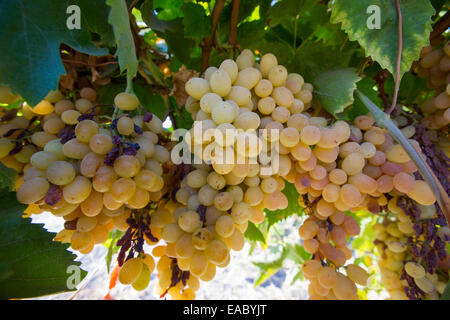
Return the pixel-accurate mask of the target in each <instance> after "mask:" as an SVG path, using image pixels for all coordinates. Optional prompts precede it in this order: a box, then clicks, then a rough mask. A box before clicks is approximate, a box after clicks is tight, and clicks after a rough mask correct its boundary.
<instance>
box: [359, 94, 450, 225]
mask: <svg viewBox="0 0 450 320" xmlns="http://www.w3.org/2000/svg"><path fill="white" fill-rule="evenodd" d="M356 95H357V96H358V98H360V99H361V101H362V103H364V105H365V106H366V107H367V109H369V111H370V112H372V114H373V116H374V118H375V121H376V122H377V123H378V124H379V125H380V126H382V127H384V128H386V129H387V130H388V132H389V133H390V134H391V135H392V137H394V139H395V140H397V142H398V143H400V144H401V146H402V147H403V148H404V149H405V151H406V153H408V155H409V156H410V157H411V159H412V161H414V164H415V165H416V166H417V168H418V169H419V172H420V174H421V175H422V177H423V178H424V180H425V181H426V182H427V184H428V185H429V186H430V188H431V190H432V192H433V194H434V195H435V197H436V199H437V201H438V204H439V206H440V207H441V209H442V212H443V213H444V216H445V218H446V220H447V224H449V223H450V199H449V196H448V195H447V193H446V192H445V191H444V188H443V187H442V185H441V183H440V182H439V180H438V179H437V178H436V176H435V175H434V173H433V171H432V170H431V168H430V167H429V166H428V164H427V163H426V162H425V160H424V159H423V157H422V156H421V155H420V154H419V153H418V152H417V151H416V150H415V149H414V147H413V146H412V145H411V143H410V142H409V141H408V139H406V138H405V136H404V135H403V133H402V132H401V131H400V129H399V128H398V127H397V126H396V125H395V124H394V122H393V121H392V120H391V118H390V117H389V115H387V114H386V113H383V112H382V111H381V110H380V109H379V108H378V107H377V106H376V105H375V104H374V103H373V102H372V101H371V100H370V99H369V98H367V97H366V96H365V95H364V94H363V93H362V92H361V91H359V90H356Z"/></svg>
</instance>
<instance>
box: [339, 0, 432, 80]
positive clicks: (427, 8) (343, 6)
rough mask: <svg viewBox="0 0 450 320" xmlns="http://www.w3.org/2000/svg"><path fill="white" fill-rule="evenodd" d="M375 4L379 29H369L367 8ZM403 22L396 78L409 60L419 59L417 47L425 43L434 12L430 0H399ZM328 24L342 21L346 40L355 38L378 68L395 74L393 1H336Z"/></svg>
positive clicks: (396, 21) (396, 37) (395, 42)
mask: <svg viewBox="0 0 450 320" xmlns="http://www.w3.org/2000/svg"><path fill="white" fill-rule="evenodd" d="M371 5H376V6H378V7H379V9H380V29H375V28H373V29H369V28H368V22H370V19H371V18H370V17H371V16H372V15H373V13H371V14H368V13H366V11H367V8H368V7H369V6H371ZM400 8H401V11H402V17H403V23H402V26H403V27H402V29H403V50H402V57H401V58H402V59H401V60H402V61H401V67H400V78H401V77H402V76H403V74H404V73H405V72H407V71H408V70H409V69H410V67H411V64H412V62H413V61H415V60H417V59H418V58H419V53H420V49H421V48H422V47H424V46H426V45H428V44H429V35H430V32H431V22H432V21H431V17H432V16H433V14H434V9H433V6H432V5H431V3H430V1H423V0H400ZM331 22H332V23H342V25H341V28H342V29H343V30H344V31H345V32H347V34H348V35H349V39H350V40H352V41H358V42H359V44H360V45H361V46H362V47H363V48H364V49H365V50H366V54H367V55H368V56H371V57H372V59H373V60H375V61H377V62H378V63H379V64H380V65H381V67H382V68H386V69H388V70H389V71H390V72H391V73H392V74H394V73H395V68H396V63H397V62H396V61H397V52H398V18H397V10H396V6H395V1H394V0H359V1H353V2H352V3H351V4H349V2H348V1H344V0H336V1H334V4H333V5H332V14H331Z"/></svg>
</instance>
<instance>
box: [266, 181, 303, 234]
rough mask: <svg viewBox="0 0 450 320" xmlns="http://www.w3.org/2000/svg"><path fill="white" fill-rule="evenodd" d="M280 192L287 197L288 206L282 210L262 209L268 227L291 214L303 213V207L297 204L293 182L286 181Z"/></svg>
mask: <svg viewBox="0 0 450 320" xmlns="http://www.w3.org/2000/svg"><path fill="white" fill-rule="evenodd" d="M282 192H283V193H284V195H285V196H286V197H287V199H288V206H287V208H286V209H283V210H275V211H270V210H267V209H266V210H264V211H265V213H266V219H267V221H268V228H270V227H271V226H273V225H274V224H276V223H277V222H280V221H281V220H284V219H286V218H287V217H289V216H291V215H293V214H297V215H300V214H302V213H303V208H302V207H301V206H300V205H299V204H298V197H299V194H298V192H297V189H295V186H294V184H292V183H289V182H286V186H285V188H284V189H283V191H282Z"/></svg>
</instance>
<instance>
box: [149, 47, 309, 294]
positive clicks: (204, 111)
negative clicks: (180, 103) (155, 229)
mask: <svg viewBox="0 0 450 320" xmlns="http://www.w3.org/2000/svg"><path fill="white" fill-rule="evenodd" d="M303 85H304V80H303V78H302V77H301V76H300V75H298V74H288V73H287V70H286V68H285V67H284V66H281V65H278V62H277V60H276V57H275V56H274V55H272V54H267V55H265V56H263V57H262V58H261V61H260V64H259V65H258V64H256V63H255V58H254V56H253V53H252V52H251V51H249V50H244V51H243V52H242V53H241V54H240V55H239V56H238V57H237V59H236V61H233V60H231V59H228V60H225V61H223V62H222V63H221V65H220V66H219V68H216V67H209V68H208V69H207V70H206V71H205V75H204V77H203V78H191V79H190V80H189V81H188V82H187V83H186V92H187V93H188V94H189V98H188V100H187V102H186V110H188V111H189V112H190V113H191V115H192V118H193V119H194V120H195V122H194V126H193V128H192V129H190V130H189V131H188V132H186V133H185V135H184V136H183V138H184V143H185V145H186V147H187V150H185V151H186V153H187V154H188V157H187V159H186V160H187V161H185V162H186V163H184V164H183V165H184V166H185V168H188V170H187V172H186V175H185V177H184V178H183V179H182V180H181V181H180V184H179V186H178V187H177V188H176V189H175V190H174V191H173V193H172V195H173V196H172V198H173V201H174V202H175V203H176V205H177V207H176V208H175V209H174V210H172V211H171V214H172V216H171V218H172V219H173V221H174V222H170V219H167V220H165V221H166V225H165V226H164V227H163V230H162V239H163V240H165V241H166V242H167V245H166V246H165V249H164V250H165V253H164V255H163V256H161V258H160V260H159V262H158V265H159V264H161V265H164V268H163V267H161V268H160V269H161V270H162V271H161V272H160V277H159V283H158V287H157V291H158V292H159V293H160V294H165V293H166V292H167V293H169V295H170V296H171V297H173V298H179V297H182V295H183V294H186V293H185V292H186V290H188V295H192V293H193V292H194V291H195V290H196V289H197V288H198V282H199V281H198V280H202V281H210V280H212V279H213V278H214V275H215V273H216V268H217V267H219V268H223V267H225V266H227V265H228V264H229V263H230V253H229V252H230V250H235V251H239V250H241V249H242V248H243V246H244V235H243V234H244V232H245V231H246V229H247V226H248V222H249V221H250V222H253V223H257V224H258V223H261V222H262V221H263V220H264V209H266V208H267V209H269V210H277V209H284V208H286V207H287V198H286V196H285V195H284V194H283V193H282V192H281V191H282V190H283V189H284V186H285V183H284V180H283V177H284V176H285V175H286V174H287V173H288V172H289V171H290V169H291V160H290V158H289V157H287V155H286V154H285V155H280V161H279V166H277V167H276V168H275V167H273V168H269V167H270V166H271V163H270V161H267V159H262V157H261V153H262V152H265V153H267V154H270V155H271V154H272V152H274V153H275V152H276V151H277V150H276V147H277V146H278V138H279V139H281V140H283V141H286V143H289V144H291V145H295V144H296V143H297V142H298V141H297V140H298V137H296V135H297V136H298V132H297V130H296V129H295V128H293V127H290V126H289V123H288V121H289V119H290V118H291V117H293V116H294V115H298V114H300V113H301V112H302V111H303V110H304V109H305V104H306V105H308V104H309V103H310V102H311V97H312V96H311V91H310V90H312V87H311V86H309V87H308V86H307V85H306V86H305V88H308V89H302V86H303ZM260 129H266V130H263V131H262V133H261V131H259V130H260ZM259 133H260V134H259ZM258 134H259V135H258ZM192 159H195V160H197V163H196V162H195V161H194V164H192V165H190V164H191V160H192ZM186 166H187V167H186ZM264 169H273V170H264ZM161 250H163V249H161ZM183 272H188V273H189V277H188V278H187V279H186V280H185V278H184V277H185V276H184V275H183ZM174 279H178V281H177V280H174ZM194 279H195V280H194ZM190 282H191V283H190ZM186 285H187V286H188V288H186V289H183V288H184V287H185V286H186ZM180 290H181V291H180Z"/></svg>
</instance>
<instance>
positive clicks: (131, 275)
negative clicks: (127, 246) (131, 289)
mask: <svg viewBox="0 0 450 320" xmlns="http://www.w3.org/2000/svg"><path fill="white" fill-rule="evenodd" d="M142 269H143V263H142V260H141V259H139V258H131V259H128V260H127V261H125V262H124V264H123V265H122V267H121V268H120V271H119V281H120V283H122V284H132V283H133V282H135V281H136V280H137V279H138V278H139V276H140V275H141V272H142Z"/></svg>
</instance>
